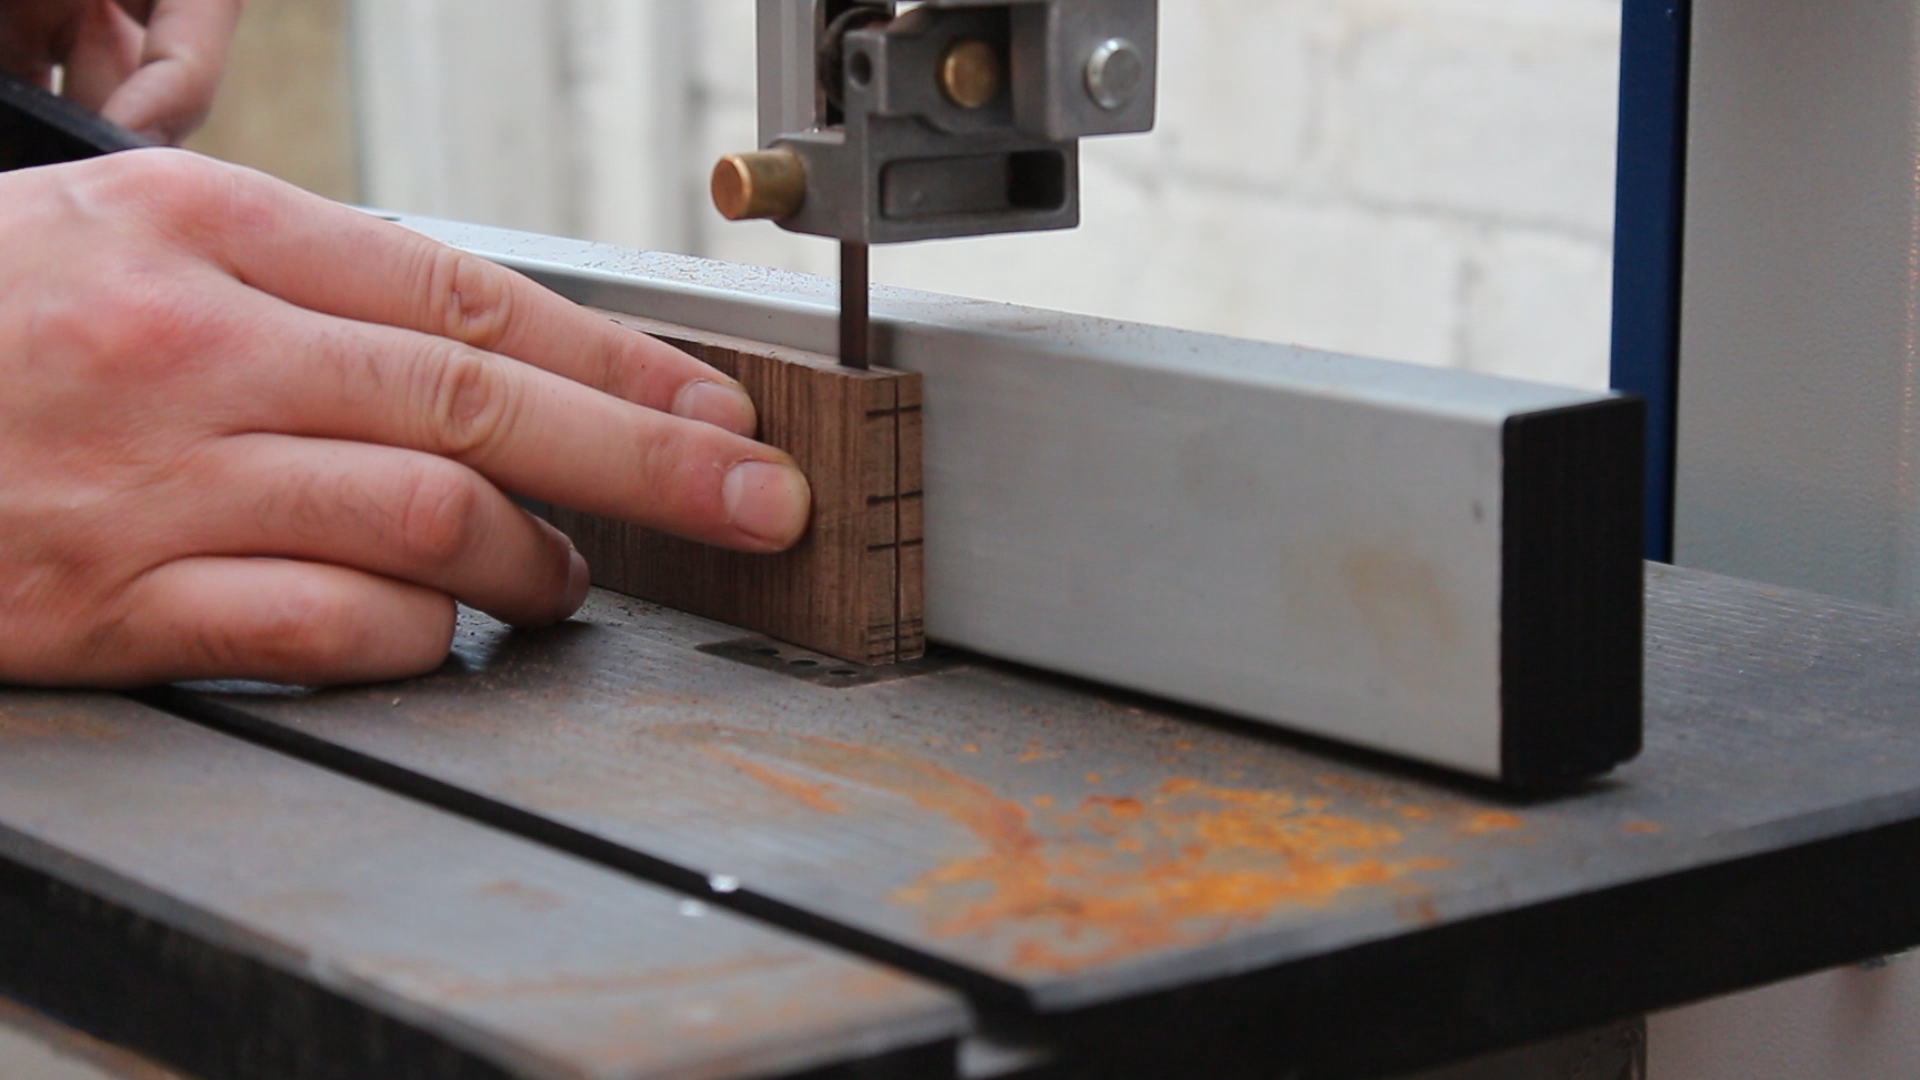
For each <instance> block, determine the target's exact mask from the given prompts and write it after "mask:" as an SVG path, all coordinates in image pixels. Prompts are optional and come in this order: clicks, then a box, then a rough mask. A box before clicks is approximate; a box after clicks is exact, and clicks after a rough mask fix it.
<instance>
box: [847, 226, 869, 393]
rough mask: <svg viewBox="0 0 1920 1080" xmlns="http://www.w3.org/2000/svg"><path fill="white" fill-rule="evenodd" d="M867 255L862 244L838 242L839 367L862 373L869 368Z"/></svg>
mask: <svg viewBox="0 0 1920 1080" xmlns="http://www.w3.org/2000/svg"><path fill="white" fill-rule="evenodd" d="M867 254H868V252H867V245H865V244H861V243H855V242H854V241H851V240H843V241H841V242H840V363H841V364H843V365H845V366H847V367H851V368H860V369H862V370H864V369H866V368H868V367H870V366H872V360H871V356H872V353H871V349H872V330H871V328H870V327H869V325H868V301H869V295H870V294H869V290H870V282H869V278H868V273H867Z"/></svg>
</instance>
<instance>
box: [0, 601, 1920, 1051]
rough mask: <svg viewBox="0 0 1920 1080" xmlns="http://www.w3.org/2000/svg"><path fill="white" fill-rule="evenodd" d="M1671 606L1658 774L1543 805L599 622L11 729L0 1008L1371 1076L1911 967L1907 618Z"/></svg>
mask: <svg viewBox="0 0 1920 1080" xmlns="http://www.w3.org/2000/svg"><path fill="white" fill-rule="evenodd" d="M1648 595H1649V634H1648V638H1649V647H1648V648H1649V651H1648V685H1649V700H1648V709H1649V723H1648V736H1649V738H1648V750H1647V753H1646V754H1645V755H1644V756H1643V757H1642V758H1641V759H1640V760H1638V761H1636V762H1634V763H1633V764H1631V765H1629V766H1627V767H1625V768H1623V769H1622V770H1620V772H1619V774H1618V775H1617V776H1615V777H1613V778H1611V779H1609V780H1607V781H1604V782H1600V783H1595V784H1592V785H1589V786H1587V787H1585V788H1582V789H1580V790H1577V791H1572V792H1568V793H1565V794H1563V795H1560V796H1557V797H1552V798H1539V799H1534V800H1527V801H1517V800H1514V799H1511V798H1508V797H1503V796H1501V795H1500V794H1499V793H1497V792H1495V791H1493V790H1491V789H1487V788H1483V787H1479V786H1476V785H1474V784H1471V783H1464V782H1461V781H1458V780H1455V779H1453V778H1450V777H1448V776H1444V775H1441V774H1437V773H1425V772H1414V771H1409V770H1406V769H1405V768H1403V767H1398V766H1396V765H1394V764H1392V763H1390V762H1387V761H1385V760H1381V759H1375V758H1372V757H1367V756H1362V755H1357V754H1354V753H1351V752H1345V751H1339V750H1335V749H1333V748H1331V747H1328V746H1324V745H1317V744H1310V743H1306V742H1303V741H1300V740H1295V739H1289V738H1286V737H1282V736H1276V735H1274V734H1273V733H1271V732H1270V731H1268V730H1265V729H1255V728H1251V727H1249V726H1246V725H1240V724H1236V723H1233V722H1228V721H1223V720H1220V719H1219V718H1216V717H1212V716H1209V715H1205V714H1199V713H1195V712H1191V711H1183V710H1180V709H1177V708H1172V707H1168V706H1164V705H1160V704H1156V703H1155V702H1152V701H1150V700H1146V699H1140V698H1131V697H1127V696H1125V695H1119V694H1114V693H1110V692H1104V691H1102V690H1100V689H1098V688H1095V687H1092V686H1088V685H1085V684H1078V683H1073V682H1067V681H1063V680H1060V679H1057V678H1054V677H1049V676H1046V675H1042V674H1039V673H1036V672H1033V671H1028V670H1023V669H1019V668H1015V667H1011V666H1008V665H1003V664H998V663H994V662H990V661H985V660H981V659H978V658H976V657H971V656H967V655H955V654H946V655H942V656H939V657H937V658H936V659H935V661H934V662H933V663H932V664H930V665H929V666H928V667H927V668H926V669H925V670H923V671H920V672H918V673H916V674H913V675H911V676H910V677H904V678H895V679H891V680H888V681H877V682H862V681H860V680H859V679H857V678H856V679H849V678H846V677H844V676H843V677H841V681H842V682H843V683H846V684H847V685H827V684H825V683H823V682H821V681H820V680H817V679H810V678H795V677H791V676H788V675H786V674H784V673H780V672H776V671H774V670H771V669H770V667H769V666H765V665H759V664H751V663H747V662H744V661H743V660H740V659H736V658H735V652H734V650H730V649H729V648H727V647H725V646H727V645H728V644H729V643H732V642H735V641H737V639H738V637H739V635H738V632H737V631H735V630H733V629H731V628H728V627H725V626H722V625H719V624H714V623H708V622H704V621H702V620H697V619H693V618H690V617H687V616H683V615H679V614H676V613H674V612H670V611H667V610H664V609H659V608H654V607H650V606H648V605H643V604H638V603H635V602H632V601H628V600H625V599H623V598H619V597H616V596H612V595H610V594H604V593H601V594H596V596H595V597H594V598H593V600H592V601H591V603H590V604H589V606H588V608H587V610H586V611H585V612H584V613H583V615H582V617H581V618H580V619H579V620H577V621H576V622H574V623H572V624H569V625H567V626H563V627H559V628H556V629H554V630H550V631H545V632H537V633H513V632H509V631H507V630H506V629H504V628H503V627H501V626H499V625H497V624H494V623H492V622H490V621H488V620H485V619H483V618H479V617H471V616H470V617H468V618H467V619H466V620H465V621H464V622H463V624H462V627H461V630H460V634H459V643H458V645H457V648H456V657H455V659H454V660H453V661H452V662H451V663H449V665H448V666H447V667H446V669H444V670H443V671H442V672H441V673H440V674H438V675H436V676H433V677H431V678H428V679H425V680H422V681H419V682H416V683H411V684H407V685H402V686H392V687H376V688H367V689H359V690H347V691H335V692H326V693H304V692H292V691H284V690H273V689H270V688H262V687H231V686H230V687H212V688H183V689H177V690H173V691H168V692H166V693H163V694H159V695H155V696H152V697H150V698H149V699H148V701H147V702H146V703H144V704H142V703H135V702H132V701H129V700H125V699H116V698H112V697H105V696H97V695H47V694H29V693H23V692H11V693H8V694H7V695H6V696H5V697H4V698H3V699H0V740H4V742H5V744H6V752H5V753H4V754H3V755H0V852H4V856H5V872H4V875H0V876H3V878H4V881H5V883H6V885H5V889H4V899H3V900H0V903H4V906H5V910H6V925H7V926H8V927H10V928H11V929H12V932H10V933H8V934H7V935H5V936H4V938H3V939H0V940H4V943H5V944H4V950H3V951H0V979H3V980H4V988H5V990H6V992H7V993H9V994H12V995H16V996H18V997H20V998H22V999H24V1000H26V1001H28V1002H31V1003H33V1004H35V1005H36V1006H38V1007H40V1008H42V1009H45V1010H47V1011H49V1012H51V1013H53V1014H55V1015H57V1016H61V1017H64V1018H67V1019H69V1020H71V1021H73V1022H76V1023H78V1024H79V1025H80V1026H82V1027H85V1028H87V1029H89V1030H92V1031H95V1032H97V1033H99V1034H101V1035H103V1036H104V1037H107V1038H109V1039H112V1040H115V1041H118V1042H122V1043H126V1044H128V1045H132V1046H135V1047H138V1048H141V1049H143V1050H147V1051H149V1052H153V1053H155V1054H157V1055H158V1056H160V1057H162V1058H164V1059H167V1060H171V1061H174V1062H177V1063H178V1064H180V1065H181V1066H182V1067H185V1068H189V1069H192V1070H195V1071H196V1072H198V1073H199V1074H200V1075H204V1076H208V1077H219V1076H279V1077H297V1076H349V1075H351V1076H359V1077H384V1076H449V1077H451V1076H459V1077H467V1076H474V1077H480V1076H486V1077H498V1076H525V1077H562V1076H609V1077H611V1076H635V1077H653V1076H702V1077H722V1076H727V1077H733V1076H738V1077H748V1076H755V1077H758V1076H797V1075H808V1076H812V1075H816V1074H818V1075H859V1076H946V1075H952V1074H953V1073H954V1070H955V1068H956V1062H957V1061H958V1060H959V1058H958V1057H957V1056H956V1054H955V1046H956V1043H957V1041H958V1040H961V1039H963V1038H967V1037H969V1035H970V1033H971V1035H972V1037H974V1038H975V1039H980V1038H981V1037H982V1036H984V1037H985V1041H979V1042H976V1043H975V1044H974V1050H973V1052H972V1053H970V1054H969V1055H968V1060H969V1062H970V1067H971V1069H972V1075H994V1074H996V1073H997V1072H1002V1071H1003V1070H1004V1071H1005V1074H1008V1075H1019V1074H1022V1073H1023V1071H1024V1072H1031V1073H1032V1074H1034V1075H1126V1076H1156V1075H1165V1076H1183V1075H1200V1074H1201V1072H1202V1070H1204V1071H1205V1073H1206V1074H1207V1075H1219V1076H1285V1075H1303V1076H1367V1075H1385V1074H1391V1073H1393V1072H1396V1071H1400V1070H1406V1069H1411V1068H1415V1067H1421V1066H1425V1065H1429V1064H1434V1063H1438V1062H1442V1061H1446V1060H1449V1059H1451V1058H1455V1057H1460V1056H1463V1055H1467V1054H1470V1053H1473V1052H1477V1051H1484V1050H1487V1049H1491V1048H1495V1047H1500V1046H1507V1045H1518V1044H1522V1043H1526V1042H1530V1041H1533V1040H1537V1039H1542V1038H1546V1037H1549V1036H1554V1035H1557V1034H1562V1033H1566V1032H1571V1031H1574V1030H1577V1029H1580V1028H1582V1027H1584V1026H1587V1025H1592V1024H1596V1023H1600V1022H1603V1021H1607V1020H1610V1019H1613V1018H1618V1017H1623V1016H1630V1015H1635V1014H1638V1013H1642V1012H1645V1011H1647V1010H1652V1009H1657V1008H1661V1007H1665V1006H1669V1005H1673V1004H1677V1003H1680V1002H1683V1001H1687V1000H1691V999H1695V998H1699V997H1702V996H1706V995H1710V994H1715V993H1721V992H1726V991H1730V990H1734V989H1738V988H1742V987H1747V986H1753V985H1757V984H1760V983H1763V982H1766V981H1769V980H1773V979H1777V978H1780V977H1784V976H1787V975H1791V974H1795V973H1799V972H1804V971H1811V970H1814V969H1817V968H1821V967H1824V966H1828V965H1832V964H1836V963H1840V962H1845V961H1850V960H1858V959H1863V958H1868V957H1872V956H1875V955H1879V954H1883V953H1886V952H1888V951H1892V950H1897V949H1900V948H1903V947H1906V946H1909V945H1911V944H1913V943H1914V942H1916V941H1920V905H1916V903H1915V900H1916V897H1920V858H1916V856H1915V852H1916V850H1920V848H1916V843H1917V842H1920V725H1916V723H1915V716H1916V711H1917V710H1920V622H1916V621H1914V620H1912V619H1908V618H1905V617H1902V616H1897V615H1894V614H1890V613H1886V612H1882V611H1879V610H1876V609H1871V608H1866V607H1861V606H1856V605H1851V604H1845V603H1840V602H1834V601H1828V600H1824V599H1819V598H1815V597H1811V596H1807V595H1800V594H1791V593H1783V592H1781V591H1779V590H1774V589H1770V588H1764V587H1760V586H1755V585H1750V584H1745V583H1741V582H1738V581H1734V580H1730V579H1726V578H1720V577H1715V576H1712V575H1706V574H1700V573H1694V572H1686V571H1674V570H1657V571H1654V572H1653V573H1652V575H1651V577H1650V581H1649V591H1648ZM716 645H718V646H722V648H719V649H717V650H716V649H715V648H714V646H716ZM756 647H763V646H756ZM753 655H756V656H758V655H759V654H757V653H756V654H753ZM761 659H762V660H765V659H767V658H765V657H761ZM162 710H165V711H162ZM169 713H171V714H172V715H168V714H169ZM183 717H184V718H185V719H183ZM836 1070H837V1071H836Z"/></svg>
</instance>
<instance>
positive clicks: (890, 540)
mask: <svg viewBox="0 0 1920 1080" xmlns="http://www.w3.org/2000/svg"><path fill="white" fill-rule="evenodd" d="M603 314H606V315H607V317H608V318H611V319H612V320H613V321H615V322H617V323H620V324H621V325H623V326H628V327H631V328H633V329H634V330H638V331H641V332H644V333H648V334H652V335H653V336H655V337H657V338H660V339H661V340H663V341H666V342H668V343H670V344H672V345H675V346H677V347H679V348H681V349H685V350H686V351H687V352H690V353H692V354H693V355H694V356H697V357H699V358H700V359H701V360H703V361H705V362H707V363H708V364H711V365H713V366H714V367H715V368H718V369H719V370H720V371H722V372H725V373H726V374H728V375H730V376H732V377H733V378H735V379H738V380H739V381H740V384H741V385H742V386H744V387H745V388H746V391H747V393H748V395H749V396H751V397H752V398H753V401H754V404H755V406H757V407H758V408H759V410H760V435H759V437H760V439H761V441H763V442H766V443H768V444H770V445H772V446H776V447H778V448H780V449H782V450H785V451H786V452H787V453H789V454H792V455H793V457H794V460H795V461H797V462H798V463H799V465H800V469H801V471H802V472H804V473H805V474H806V476H807V480H808V482H809V483H811V484H812V485H813V521H812V524H811V526H810V527H809V528H808V530H807V534H806V536H805V537H804V538H802V539H801V541H800V543H799V544H798V545H796V546H795V547H794V548H793V550H791V551H788V552H786V553H784V554H781V555H748V554H743V553H740V552H734V551H725V550H721V549H719V548H713V547H707V546H704V545H700V544H695V543H691V542H689V541H686V540H681V539H678V538H675V537H671V536H667V535H665V534H663V533H659V532H655V531H653V530H651V529H646V528H642V527H640V526H638V525H630V524H627V523H625V522H619V521H613V520H610V519H607V518H601V517H596V516H594V515H592V514H585V513H581V512H579V511H574V510H566V509H562V508H559V507H555V508H554V509H553V512H552V520H553V522H554V524H555V525H557V526H558V527H559V528H560V529H561V530H562V531H563V532H565V533H566V534H567V535H568V536H570V537H572V538H573V541H574V543H575V544H576V545H577V546H578V547H579V549H580V553H581V554H582V555H584V556H586V559H587V562H588V563H589V564H591V565H592V567H593V581H594V584H596V585H599V586H601V587H603V588H607V589H612V590H613V591H615V592H619V593H625V594H626V595H628V596H633V597H637V598H639V599H642V600H649V601H653V602H655V603H661V604H665V605H667V606H669V607H674V608H679V609H681V610H683V611H688V612H692V613H693V614H696V615H702V616H705V617H707V618H710V619H717V620H719V621H721V622H726V623H732V624H733V625H735V626H740V627H744V628H745V629H748V630H753V631H756V632H759V633H762V634H766V635H768V636H770V637H775V638H779V639H780V640H782V641H788V642H792V643H793V644H795V645H800V646H803V647H805V648H809V649H813V650H815V651H817V652H822V653H825V654H827V655H829V656H835V657H839V658H841V659H845V660H852V661H855V662H858V663H862V664H890V663H896V662H899V661H902V660H911V659H914V658H916V657H918V656H920V655H922V654H923V653H924V652H925V651H926V613H925V605H926V589H925V585H924V577H925V575H924V565H925V563H924V551H925V548H924V539H925V534H924V531H923V524H922V523H923V515H922V512H921V510H922V500H921V463H920V445H921V439H920V415H921V414H920V406H921V393H920V376H918V375H915V374H910V373H906V372H899V371H888V370H886V369H883V368H874V369H870V370H864V371H861V370H855V369H852V368H847V367H842V366H841V365H840V364H839V363H837V362H836V361H835V360H834V359H833V358H832V357H829V356H825V355H823V354H820V353H811V352H805V351H802V350H799V349H789V348H783V347H780V346H775V345H767V344H763V343H760V342H756V341H749V340H747V339H744V338H736V337H729V336H727V335H724V334H710V333H706V332H704V331H699V330H692V329H688V328H686V327H681V326H673V325H670V324H667V323H661V322H655V321H653V320H650V319H641V318H636V317H633V316H629V315H619V314H614V313H611V312H605V313H603Z"/></svg>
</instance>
